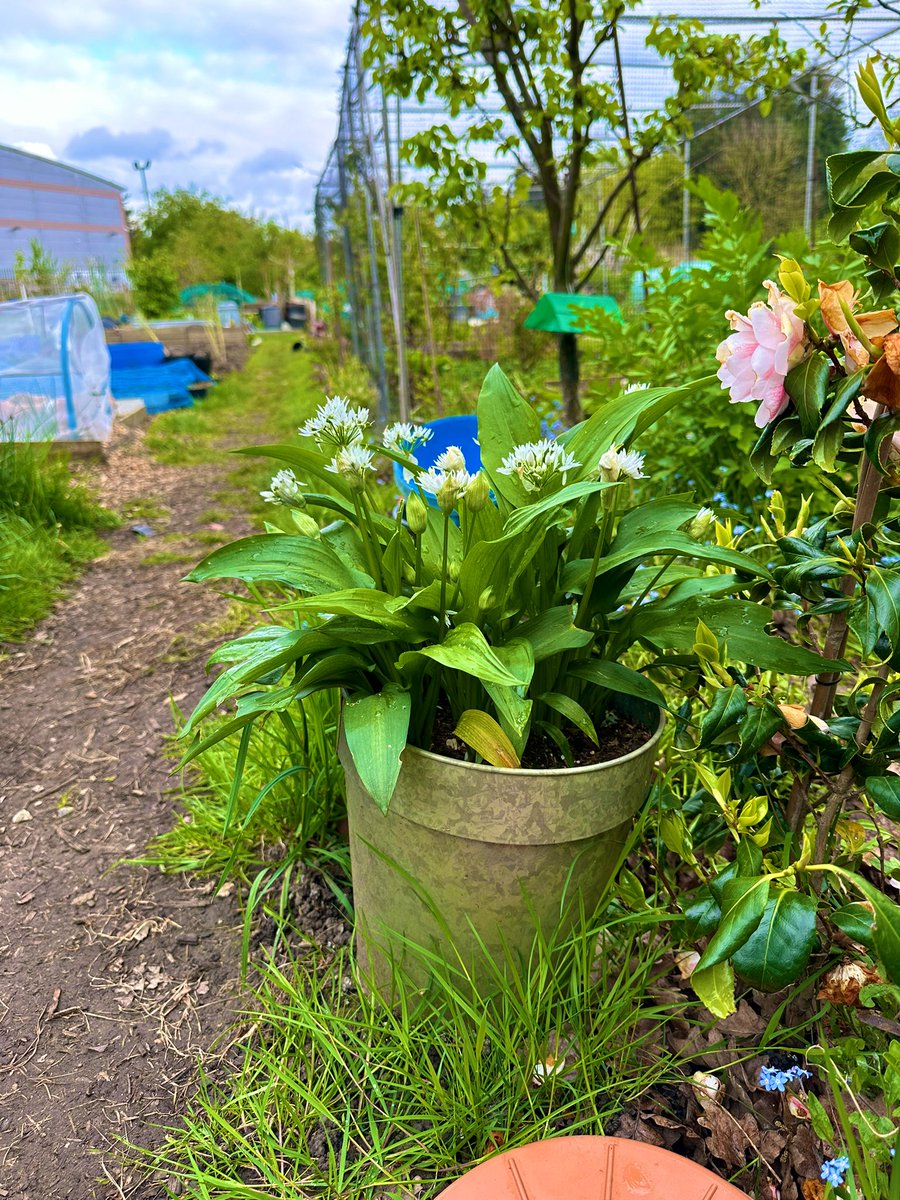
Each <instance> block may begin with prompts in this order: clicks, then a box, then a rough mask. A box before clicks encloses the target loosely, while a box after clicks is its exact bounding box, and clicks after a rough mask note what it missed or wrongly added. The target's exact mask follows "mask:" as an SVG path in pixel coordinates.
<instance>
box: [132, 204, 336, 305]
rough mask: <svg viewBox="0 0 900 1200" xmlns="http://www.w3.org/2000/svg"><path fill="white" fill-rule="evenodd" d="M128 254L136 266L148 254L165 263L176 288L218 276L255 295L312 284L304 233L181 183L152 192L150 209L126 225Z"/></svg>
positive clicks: (312, 263)
mask: <svg viewBox="0 0 900 1200" xmlns="http://www.w3.org/2000/svg"><path fill="white" fill-rule="evenodd" d="M132 255H133V258H134V265H135V266H137V267H138V269H140V266H139V264H140V263H141V262H142V261H144V260H148V259H152V260H154V261H160V262H164V263H167V264H169V265H170V266H171V269H172V271H174V274H175V279H176V283H177V286H178V288H179V289H181V288H185V287H189V286H190V285H191V284H193V283H217V282H220V281H224V282H225V283H233V284H236V285H237V286H238V287H242V288H244V289H246V290H247V291H248V292H252V293H253V294H254V295H257V296H267V295H269V294H270V293H272V292H278V293H279V294H280V295H286V294H287V293H288V292H293V291H296V290H299V289H301V288H311V287H314V286H315V284H316V282H317V278H318V273H317V268H316V259H315V247H314V245H313V240H312V238H311V237H309V235H307V234H304V233H301V232H299V231H298V230H296V229H285V228H283V227H282V226H280V225H277V224H276V223H275V222H274V221H260V220H258V219H257V218H255V217H250V216H247V215H245V214H244V213H240V212H238V211H237V210H236V209H233V208H229V207H228V206H227V205H226V204H225V203H224V201H222V200H219V199H217V198H216V197H214V196H211V195H209V194H208V193H207V192H197V191H192V190H187V189H184V188H178V189H176V190H175V191H172V192H167V191H158V192H156V193H154V197H153V204H152V206H151V208H150V210H149V211H148V212H147V213H146V214H145V215H144V217H143V219H142V221H141V224H140V225H139V226H137V227H136V228H134V229H133V230H132ZM159 255H163V256H164V259H163V260H159V259H158V258H157V256H159Z"/></svg>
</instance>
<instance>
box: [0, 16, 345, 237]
mask: <svg viewBox="0 0 900 1200" xmlns="http://www.w3.org/2000/svg"><path fill="white" fill-rule="evenodd" d="M350 7H351V0H129V2H127V3H123V2H122V0H6V3H5V4H4V5H3V22H2V26H3V54H2V56H0V143H4V144H6V145H13V146H19V147H20V148H21V149H26V150H30V151H32V152H33V153H36V154H45V155H47V156H48V157H56V158H59V159H62V160H63V161H65V162H69V163H71V164H72V165H74V166H77V167H81V168H82V169H83V170H86V171H90V172H92V173H93V174H95V175H101V176H103V177H104V178H107V179H112V180H114V181H115V182H117V183H121V184H124V185H125V186H126V187H127V188H128V189H129V194H130V196H131V197H133V198H134V204H135V207H138V206H139V204H140V184H139V180H138V176H137V174H136V172H135V171H134V170H133V168H132V166H131V164H132V161H133V160H134V159H136V158H143V159H150V160H151V161H152V164H153V165H152V166H151V168H150V171H149V172H148V182H149V184H150V186H151V188H153V187H161V186H165V187H187V186H189V185H192V184H193V185H196V186H199V187H202V188H205V189H207V190H208V191H210V192H213V193H214V194H216V195H218V196H221V197H224V198H225V199H226V200H228V201H230V202H231V203H233V204H234V205H235V206H237V207H239V208H241V209H243V210H245V211H251V210H252V211H253V212H255V213H258V214H260V215H266V216H271V217H274V218H275V219H277V220H279V221H283V222H286V223H290V224H300V225H303V226H304V227H308V225H309V223H310V220H311V217H310V210H311V206H312V193H313V187H314V184H315V177H316V175H317V174H318V171H319V169H320V168H321V165H322V163H323V161H324V158H325V155H326V154H327V152H328V148H329V145H330V143H331V140H332V138H333V136H334V131H335V124H336V112H335V106H336V103H337V96H338V85H339V68H340V66H341V63H342V61H343V51H344V41H345V38H346V35H347V28H348V21H349V13H350Z"/></svg>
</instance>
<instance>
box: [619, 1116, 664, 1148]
mask: <svg viewBox="0 0 900 1200" xmlns="http://www.w3.org/2000/svg"><path fill="white" fill-rule="evenodd" d="M616 1137H622V1138H630V1139H631V1140H632V1141H633V1142H647V1143H648V1145H650V1146H661V1147H663V1148H664V1147H665V1144H666V1140H665V1138H664V1137H663V1136H662V1134H661V1133H660V1132H659V1130H658V1129H651V1127H650V1126H649V1125H648V1124H647V1123H646V1122H645V1121H644V1120H643V1119H642V1117H641V1116H640V1115H639V1114H638V1113H636V1112H624V1113H622V1118H621V1120H620V1121H619V1125H618V1127H617V1129H616Z"/></svg>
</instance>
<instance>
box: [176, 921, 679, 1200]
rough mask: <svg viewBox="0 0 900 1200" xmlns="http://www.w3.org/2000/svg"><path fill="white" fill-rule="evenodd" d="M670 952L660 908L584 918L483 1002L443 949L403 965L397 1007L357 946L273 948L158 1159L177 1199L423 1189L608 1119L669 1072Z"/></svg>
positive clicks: (539, 947) (500, 981) (431, 1192)
mask: <svg viewBox="0 0 900 1200" xmlns="http://www.w3.org/2000/svg"><path fill="white" fill-rule="evenodd" d="M664 950H665V939H664V938H663V937H661V936H659V935H658V934H657V933H656V931H655V922H654V919H653V915H652V914H643V915H642V916H641V917H640V918H636V917H634V916H621V915H620V916H618V917H615V916H613V917H612V919H610V918H609V917H608V918H607V919H606V920H605V921H604V924H603V926H602V928H601V926H599V925H597V924H595V923H591V922H587V921H582V923H581V925H580V927H579V928H578V929H577V930H576V932H575V934H573V935H571V936H570V937H569V938H567V939H566V941H565V943H563V944H561V945H557V946H552V945H547V944H542V943H540V942H536V944H535V947H534V950H533V953H532V956H531V960H530V962H529V963H528V964H527V966H526V967H525V968H524V969H523V970H522V972H521V973H518V974H516V973H512V974H510V975H509V976H507V975H505V974H504V973H503V972H502V971H500V970H499V969H497V970H496V974H495V979H496V987H495V990H494V992H493V994H492V995H491V996H490V998H489V999H488V1000H487V1001H486V1002H485V1001H483V1000H481V999H479V998H478V996H477V995H476V993H475V992H474V990H473V989H472V987H471V985H470V984H469V983H468V981H467V979H466V977H465V976H464V975H462V974H461V973H458V972H455V971H453V970H452V969H450V968H449V967H446V966H441V965H440V964H439V963H438V962H437V961H436V960H431V961H432V962H433V965H434V967H435V973H434V976H433V984H432V987H431V988H430V990H429V991H427V992H425V993H423V992H421V991H420V990H417V989H416V988H415V987H413V986H412V985H411V984H409V982H408V981H407V980H406V979H405V978H404V977H403V976H401V975H398V976H397V977H396V980H395V983H396V991H397V995H398V997H399V1002H398V1003H396V1004H391V1003H390V1002H387V1001H386V1000H384V999H382V998H381V997H379V996H378V995H370V994H367V992H366V990H365V989H364V987H362V986H361V985H360V983H359V981H358V979H356V978H355V975H354V965H353V960H352V955H351V952H350V951H347V950H345V951H340V952H339V953H338V955H337V957H336V959H335V960H334V961H332V962H331V963H329V964H328V965H327V967H326V969H325V970H324V971H323V970H322V969H321V965H320V958H319V954H318V953H317V952H311V953H308V954H307V955H306V956H305V957H302V958H299V957H291V958H288V959H287V960H286V961H283V962H281V963H277V962H275V961H274V960H270V961H269V962H268V963H266V964H265V965H264V967H263V968H262V970H261V972H260V978H259V982H258V984H257V986H256V987H255V989H254V992H253V1000H254V1003H253V1008H252V1011H251V1012H249V1013H248V1014H247V1024H248V1027H249V1028H248V1029H247V1031H246V1032H245V1033H244V1034H243V1036H241V1037H239V1038H238V1040H237V1041H236V1042H234V1048H233V1050H232V1055H234V1054H235V1053H236V1054H237V1056H238V1058H237V1062H236V1065H235V1064H234V1063H233V1064H232V1065H233V1066H236V1069H235V1070H234V1071H233V1073H232V1072H230V1073H229V1075H228V1076H227V1077H226V1078H224V1079H222V1080H221V1081H219V1080H217V1079H216V1078H215V1077H214V1076H213V1075H206V1076H205V1077H203V1078H202V1079H201V1082H200V1086H199V1089H198V1092H197V1094H196V1096H195V1098H194V1101H193V1103H192V1105H191V1107H190V1109H189V1111H188V1114H187V1117H186V1118H185V1121H184V1125H183V1127H182V1128H181V1129H180V1130H178V1131H171V1132H170V1135H169V1138H168V1141H167V1144H166V1145H165V1146H164V1148H163V1150H162V1151H161V1152H160V1153H159V1155H158V1156H157V1158H156V1160H155V1163H154V1165H155V1166H156V1167H157V1168H158V1169H159V1170H160V1172H161V1175H164V1176H167V1177H168V1181H169V1184H168V1186H169V1189H170V1190H169V1193H168V1194H169V1195H173V1196H174V1195H181V1196H193V1197H211V1196H215V1197H217V1198H218V1200H226V1198H227V1200H232V1198H234V1200H237V1198H238V1197H241V1198H242V1200H249V1198H250V1197H253V1198H254V1200H263V1198H266V1200H275V1198H276V1197H277V1198H278V1200H300V1198H301V1197H303V1198H307V1197H318V1196H320V1197H323V1198H324V1197H329V1198H332V1197H338V1196H341V1197H348V1198H349V1197H374V1196H384V1197H388V1196H390V1197H394V1196H396V1197H400V1196H406V1195H413V1194H415V1195H416V1196H421V1197H422V1200H428V1198H430V1197H432V1196H435V1195H436V1194H437V1193H438V1192H439V1191H440V1190H441V1189H442V1188H443V1187H445V1186H446V1185H447V1184H448V1183H450V1182H451V1181H452V1180H453V1179H454V1178H456V1177H457V1176H459V1175H460V1174H462V1173H463V1172H464V1171H465V1170H468V1169H469V1168H471V1167H473V1166H475V1165H477V1164H478V1163H479V1162H481V1161H482V1160H483V1159H484V1158H486V1157H488V1156H489V1155H491V1154H493V1153H496V1151H497V1149H498V1148H500V1147H503V1148H512V1147H515V1146H519V1145H523V1144H525V1143H527V1142H530V1141H533V1140H535V1139H538V1138H543V1137H549V1136H553V1135H556V1134H560V1133H568V1134H575V1133H594V1134H596V1133H602V1132H603V1131H604V1129H605V1128H606V1127H607V1125H608V1123H609V1122H610V1120H611V1118H612V1117H613V1116H614V1115H615V1114H616V1113H618V1112H621V1111H622V1109H623V1108H626V1107H627V1106H628V1105H630V1104H632V1103H633V1102H634V1101H635V1100H636V1099H637V1098H638V1097H639V1096H641V1095H642V1094H643V1093H645V1092H646V1091H647V1090H648V1089H649V1088H651V1087H652V1086H653V1085H654V1084H657V1083H659V1082H662V1081H663V1080H665V1079H668V1078H672V1077H673V1076H674V1075H675V1074H676V1066H675V1063H674V1059H673V1056H672V1054H671V1052H670V1051H669V1050H668V1049H667V1047H666V1043H665V1040H664V1038H663V1036H662V1026H663V1022H664V1021H665V1020H666V1019H668V1018H669V1017H671V1015H672V1011H673V1010H672V1006H671V1003H670V1002H665V1003H663V1004H661V1003H658V1002H657V1001H656V1000H654V998H653V995H652V983H653V980H654V976H655V975H656V974H657V973H658V970H659V967H658V963H659V960H660V957H661V956H662V954H663V952H664ZM422 953H424V951H423V952H422ZM232 1037H233V1034H231V1035H229V1039H231V1038H232Z"/></svg>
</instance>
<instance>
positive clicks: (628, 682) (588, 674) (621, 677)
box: [569, 658, 668, 709]
mask: <svg viewBox="0 0 900 1200" xmlns="http://www.w3.org/2000/svg"><path fill="white" fill-rule="evenodd" d="M569 674H570V675H571V676H574V677H575V678H576V679H584V680H586V681H587V682H588V683H595V684H597V686H598V687H602V688H608V689H609V690H610V691H611V692H615V693H618V694H619V695H622V696H634V697H635V699H637V700H646V701H647V702H648V703H649V704H655V705H657V706H658V707H659V708H662V709H666V708H668V705H667V704H666V698H665V696H664V695H663V694H662V692H661V691H660V690H659V688H658V687H657V686H656V684H655V683H654V682H653V681H652V680H651V679H647V677H646V676H645V675H642V674H641V673H640V671H632V670H631V668H630V667H624V666H622V664H621V663H617V662H603V661H602V659H599V658H597V659H588V661H587V662H583V663H578V664H577V665H576V666H574V667H573V668H572V669H571V670H570V671H569Z"/></svg>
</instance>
